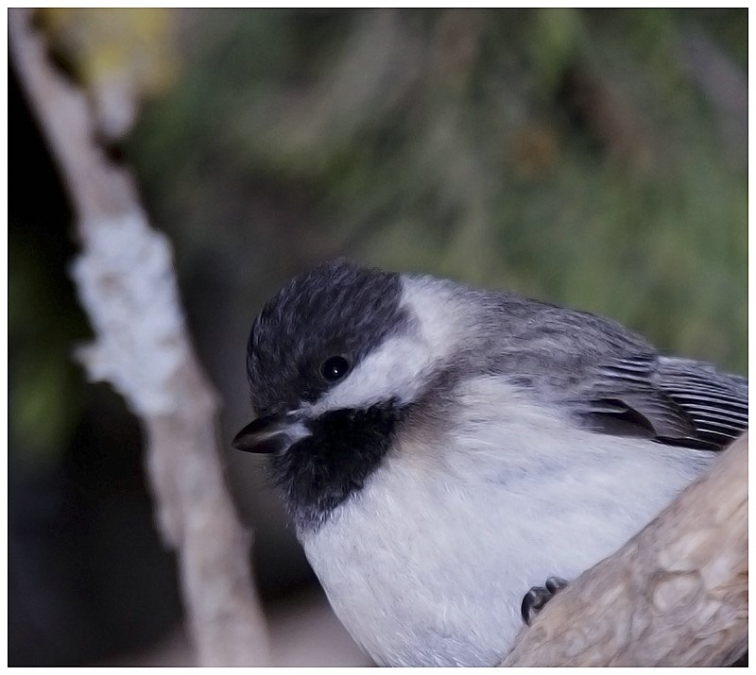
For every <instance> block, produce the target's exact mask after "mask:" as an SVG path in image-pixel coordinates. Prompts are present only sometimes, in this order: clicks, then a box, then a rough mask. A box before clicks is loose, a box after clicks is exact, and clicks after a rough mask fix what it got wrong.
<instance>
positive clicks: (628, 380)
mask: <svg viewBox="0 0 756 675" xmlns="http://www.w3.org/2000/svg"><path fill="white" fill-rule="evenodd" d="M570 398H571V400H570V401H569V404H570V405H571V407H572V408H573V410H574V412H575V414H576V415H577V416H578V417H579V418H580V419H581V421H582V422H583V423H585V424H586V425H587V426H589V427H590V428H591V429H593V430H595V431H598V432H601V433H610V434H615V435H632V436H644V437H646V438H649V439H651V440H654V441H657V442H660V443H665V444H669V445H682V446H686V447H693V448H700V449H705V450H721V449H722V448H724V447H725V446H726V445H728V444H729V443H730V442H731V441H732V440H733V439H734V438H736V437H737V436H739V435H740V433H741V432H742V431H743V430H745V429H746V428H747V426H748V380H747V379H746V378H744V377H740V376H738V375H730V374H727V373H722V372H720V371H718V370H717V369H716V368H714V366H712V365H710V364H708V363H702V362H698V361H692V360H688V359H680V358H671V357H664V356H658V355H656V354H635V355H632V356H628V357H622V358H615V359H613V360H610V361H608V362H607V363H605V364H604V365H602V366H601V367H599V368H597V369H596V371H594V373H593V376H592V377H591V378H588V379H587V380H585V381H584V387H582V390H581V391H580V392H579V394H578V395H577V396H575V392H572V395H571V397H570Z"/></svg>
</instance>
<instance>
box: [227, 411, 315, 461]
mask: <svg viewBox="0 0 756 675" xmlns="http://www.w3.org/2000/svg"><path fill="white" fill-rule="evenodd" d="M309 435H310V432H309V430H308V429H307V426H306V425H305V424H304V421H303V418H302V416H301V414H299V413H298V412H291V413H286V414H277V415H266V416H265V417H258V418H257V419H256V420H255V421H254V422H250V423H249V424H248V425H247V426H246V427H244V428H243V429H242V430H241V431H240V432H239V433H238V434H236V436H235V437H234V440H233V441H231V445H233V446H234V447H235V448H236V449H237V450H244V451H245V452H257V453H264V454H270V453H283V452H286V450H288V449H289V448H290V447H291V446H292V445H294V443H296V442H297V441H300V440H302V439H303V438H306V437H307V436H309Z"/></svg>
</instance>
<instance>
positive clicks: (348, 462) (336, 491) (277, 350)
mask: <svg viewBox="0 0 756 675" xmlns="http://www.w3.org/2000/svg"><path fill="white" fill-rule="evenodd" d="M408 279H412V278H409V277H404V276H402V275H399V274H396V273H391V272H384V271H381V270H376V269H366V268H363V267H358V266H356V265H353V264H351V263H349V262H346V261H343V260H339V261H335V262H329V263H326V264H324V265H321V266H320V267H318V268H316V269H315V270H313V271H312V272H310V273H308V274H304V275H301V276H298V277H296V278H294V279H293V280H292V281H291V282H289V283H288V284H287V285H286V286H285V287H284V288H283V289H281V290H280V291H279V292H278V293H277V294H276V295H275V296H274V297H273V298H272V299H271V300H270V301H269V302H268V303H267V304H266V305H265V306H264V308H263V309H262V311H261V312H260V314H259V316H258V317H257V318H256V319H255V322H254V324H253V326H252V331H251V334H250V338H249V343H248V348H247V373H248V377H249V383H250V391H251V398H252V405H253V408H254V409H255V412H256V414H257V418H256V419H255V420H254V421H253V422H252V423H251V424H249V425H247V426H246V427H245V428H244V429H242V431H241V432H239V434H238V435H237V436H236V438H235V439H234V442H233V445H234V447H236V448H238V449H240V450H246V451H249V452H258V453H265V454H267V455H268V457H269V459H270V466H271V469H272V472H273V475H274V477H275V479H276V481H277V482H278V483H280V484H281V485H282V486H283V488H284V491H285V494H286V497H287V503H288V506H289V510H290V512H291V513H292V516H293V517H294V519H295V521H296V522H297V524H298V525H299V526H303V527H305V526H311V525H314V524H317V523H319V522H322V521H323V520H324V518H325V517H326V516H327V515H328V514H329V513H330V512H331V511H332V510H333V509H334V508H335V507H336V506H338V505H339V504H340V503H341V502H343V501H344V500H345V499H347V498H348V497H349V496H350V495H351V494H352V493H354V492H355V491H358V490H359V489H361V487H362V484H363V482H364V481H365V480H366V478H367V477H368V476H369V475H370V474H371V473H372V471H373V470H374V469H375V468H376V467H377V466H378V465H379V463H380V462H381V460H382V459H383V457H384V456H385V455H386V453H387V452H388V451H389V450H390V448H391V444H392V441H393V438H394V435H395V433H396V431H397V429H398V427H399V426H400V425H401V424H402V422H403V421H404V420H405V419H406V417H407V415H408V413H409V411H410V410H411V409H412V407H413V405H414V404H415V402H416V401H417V400H418V399H419V397H421V396H422V395H423V394H424V392H425V391H426V390H427V388H428V386H429V383H430V382H431V380H432V378H433V377H434V374H436V373H437V368H438V363H439V362H440V361H442V360H443V359H444V357H445V356H446V354H447V352H449V340H448V339H447V338H448V335H447V333H448V331H446V329H445V328H444V323H445V322H444V319H443V316H444V314H445V313H446V312H447V311H448V310H449V307H448V306H447V305H448V303H446V302H444V300H443V297H444V296H443V293H441V294H439V293H438V292H434V293H428V292H424V289H425V285H424V284H423V283H422V278H421V280H420V282H419V283H418V282H417V280H415V282H414V283H413V282H408ZM426 290H427V289H426Z"/></svg>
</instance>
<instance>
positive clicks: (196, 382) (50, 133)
mask: <svg viewBox="0 0 756 675" xmlns="http://www.w3.org/2000/svg"><path fill="white" fill-rule="evenodd" d="M30 18H31V13H30V10H26V9H11V10H10V12H9V32H10V47H11V52H12V56H13V59H14V63H15V67H16V68H17V71H18V73H19V79H20V80H21V82H22V84H23V86H24V87H25V89H26V93H27V95H28V97H29V100H30V101H31V104H32V108H33V109H34V111H35V112H36V114H37V116H38V118H39V121H40V123H41V126H42V129H43V131H44V133H45V135H46V137H47V141H48V144H49V147H50V148H51V150H52V153H53V155H54V157H55V159H56V161H57V163H58V166H59V168H60V171H61V174H62V177H63V180H64V182H65V184H66V187H67V190H68V193H69V195H70V197H71V200H72V202H73V205H74V209H75V212H76V217H77V234H78V236H79V238H80V241H81V244H82V254H81V255H80V256H79V257H78V259H77V260H76V261H75V263H74V266H73V270H72V272H73V277H74V280H75V282H76V286H77V290H78V292H79V296H80V300H81V302H82V304H83V305H84V308H85V309H86V311H87V314H88V315H89V318H90V321H91V322H92V325H93V327H94V330H95V334H96V341H95V343H94V344H92V345H89V346H87V347H86V348H84V349H81V350H79V352H78V356H79V358H80V359H81V361H82V362H83V363H84V365H85V366H86V369H87V371H88V373H89V376H90V377H91V378H92V379H94V380H107V381H109V382H110V383H111V384H112V385H113V386H114V387H115V388H116V389H117V390H118V391H119V392H120V393H121V394H122V395H123V396H124V398H125V399H126V402H127V403H128V405H129V406H130V408H131V409H132V410H133V411H134V412H135V413H136V414H137V415H138V416H139V418H140V420H141V421H142V423H143V425H144V428H145V432H146V438H147V468H148V476H149V479H150V481H151V486H152V491H153V496H154V499H155V503H156V510H157V522H158V529H159V530H160V532H161V534H162V537H163V540H164V541H165V542H166V543H167V544H168V545H169V546H171V547H173V548H175V549H176V551H177V554H178V561H179V568H180V578H181V584H182V590H183V598H184V604H185V608H186V612H187V615H188V620H189V626H190V633H191V635H192V638H193V641H194V644H195V646H196V648H197V651H198V657H199V661H200V663H201V664H203V665H245V666H252V665H263V664H265V663H267V661H268V656H267V654H268V646H267V631H266V627H265V621H264V618H263V615H262V612H261V610H260V607H259V603H258V600H257V596H256V592H255V590H254V587H253V585H252V583H251V578H250V570H249V559H248V552H249V545H250V541H251V535H250V533H248V532H247V531H246V530H245V529H244V527H243V526H242V525H241V523H240V521H239V520H238V517H237V515H236V513H235V510H234V507H233V504H232V503H231V500H230V497H229V493H228V491H227V489H226V486H225V484H224V478H223V470H222V467H221V463H220V456H219V453H218V448H217V442H218V429H217V422H216V418H217V408H218V402H217V398H216V395H215V393H214V391H213V389H212V387H211V385H210V383H209V381H208V379H207V377H206V376H205V374H204V373H203V371H202V368H201V366H200V364H199V362H198V360H197V358H196V356H195V355H194V351H193V349H192V345H191V343H190V340H189V337H188V331H187V329H186V325H185V321H184V316H183V312H182V310H181V305H180V301H179V296H178V289H177V285H176V279H175V275H174V272H173V266H172V254H171V247H170V244H169V242H168V240H167V239H166V237H164V236H163V235H162V234H160V233H158V232H156V231H155V230H153V229H152V228H151V227H150V225H149V223H148V220H147V216H146V215H145V213H144V211H143V209H142V207H141V205H140V202H139V197H138V194H137V189H136V186H135V182H134V180H133V178H132V176H131V175H130V173H129V172H128V171H127V170H126V169H124V168H122V167H120V166H117V165H116V164H114V163H113V162H112V161H110V160H109V159H108V157H107V156H106V154H105V153H104V152H103V150H102V148H101V147H99V145H98V144H97V143H96V142H95V141H94V137H95V121H94V116H93V114H92V110H91V108H90V106H89V104H88V102H87V98H86V96H85V93H84V92H83V91H81V90H80V89H78V88H77V87H76V86H74V85H73V84H71V83H69V82H68V81H67V80H65V79H64V78H63V77H62V76H61V74H60V73H58V72H57V71H56V70H55V69H54V67H53V66H52V64H51V63H50V61H49V60H48V58H47V55H46V52H45V47H44V44H43V41H42V38H41V37H40V35H38V34H37V33H35V32H34V30H33V29H32V27H31V22H30Z"/></svg>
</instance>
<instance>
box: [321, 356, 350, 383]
mask: <svg viewBox="0 0 756 675" xmlns="http://www.w3.org/2000/svg"><path fill="white" fill-rule="evenodd" d="M349 367H350V366H349V361H348V360H347V359H346V358H345V357H343V356H331V357H330V358H328V359H326V360H325V361H323V365H322V366H320V374H321V375H322V376H323V379H324V380H326V381H328V382H337V381H338V380H340V379H341V378H342V377H344V376H345V375H346V374H347V373H348V372H349Z"/></svg>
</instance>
